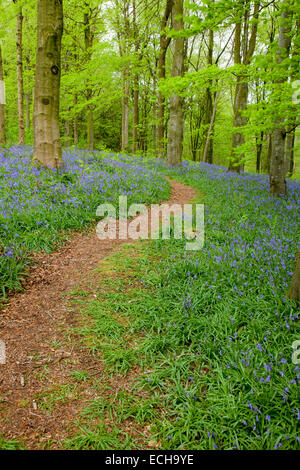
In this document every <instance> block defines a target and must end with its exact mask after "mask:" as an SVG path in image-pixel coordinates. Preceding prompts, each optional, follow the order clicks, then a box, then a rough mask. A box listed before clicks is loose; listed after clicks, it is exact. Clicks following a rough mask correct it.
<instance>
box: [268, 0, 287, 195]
mask: <svg viewBox="0 0 300 470" xmlns="http://www.w3.org/2000/svg"><path fill="white" fill-rule="evenodd" d="M292 4H293V2H292V1H290V0H284V1H283V2H282V12H281V24H280V28H279V37H278V49H277V54H276V55H277V65H278V66H280V65H281V64H282V62H283V61H284V59H286V58H287V57H288V56H289V51H290V46H291V29H292V22H291V20H292V15H293V10H292V8H291V6H292ZM284 81H285V77H284V76H283V77H282V78H281V77H280V78H279V79H278V80H277V84H280V83H284ZM285 142H286V127H285V123H284V121H283V120H282V118H280V117H279V118H278V119H277V121H276V123H275V129H274V131H273V134H272V144H271V145H272V147H271V148H272V151H271V161H270V191H271V194H273V195H274V196H279V195H285V194H286V181H285V164H284V163H285V162H284V156H285Z"/></svg>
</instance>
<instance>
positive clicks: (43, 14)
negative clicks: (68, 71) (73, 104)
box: [33, 0, 63, 168]
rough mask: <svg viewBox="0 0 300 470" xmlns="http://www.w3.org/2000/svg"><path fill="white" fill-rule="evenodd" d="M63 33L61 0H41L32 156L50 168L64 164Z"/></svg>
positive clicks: (38, 18)
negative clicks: (61, 105) (61, 119)
mask: <svg viewBox="0 0 300 470" xmlns="http://www.w3.org/2000/svg"><path fill="white" fill-rule="evenodd" d="M62 33H63V7H62V0H38V8H37V53H36V74H35V91H34V153H33V160H35V161H38V162H40V163H41V164H42V165H44V166H48V167H51V168H58V167H59V166H60V165H61V164H62V152H61V142H60V135H59V91H60V74H61V70H60V57H61V38H62Z"/></svg>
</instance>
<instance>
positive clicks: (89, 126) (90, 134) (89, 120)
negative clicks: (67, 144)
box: [83, 3, 94, 150]
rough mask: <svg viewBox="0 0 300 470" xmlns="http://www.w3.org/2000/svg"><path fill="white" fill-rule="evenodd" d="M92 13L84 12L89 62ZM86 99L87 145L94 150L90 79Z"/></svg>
mask: <svg viewBox="0 0 300 470" xmlns="http://www.w3.org/2000/svg"><path fill="white" fill-rule="evenodd" d="M85 7H86V8H87V9H88V7H89V4H88V3H85ZM90 20H91V18H90V14H89V12H86V13H84V17H83V22H84V45H85V52H86V58H87V63H88V62H89V61H90V60H91V58H92V50H91V49H92V46H93V40H94V35H93V33H92V30H91V25H90ZM86 86H87V89H86V99H87V115H86V116H87V117H86V133H87V145H88V149H89V150H94V105H93V104H92V103H91V102H90V101H91V100H92V98H93V90H92V87H91V85H90V81H89V79H88V80H87V84H86Z"/></svg>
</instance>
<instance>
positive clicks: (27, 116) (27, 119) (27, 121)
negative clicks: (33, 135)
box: [25, 93, 32, 130]
mask: <svg viewBox="0 0 300 470" xmlns="http://www.w3.org/2000/svg"><path fill="white" fill-rule="evenodd" d="M31 95H32V93H26V95H25V101H26V129H27V130H29V129H30V126H31V122H30V103H31Z"/></svg>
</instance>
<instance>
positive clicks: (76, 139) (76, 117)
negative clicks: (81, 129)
mask: <svg viewBox="0 0 300 470" xmlns="http://www.w3.org/2000/svg"><path fill="white" fill-rule="evenodd" d="M77 99H78V98H77V95H74V107H75V108H76V106H77ZM73 142H74V145H75V146H77V145H78V116H77V113H76V109H75V115H74V123H73Z"/></svg>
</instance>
